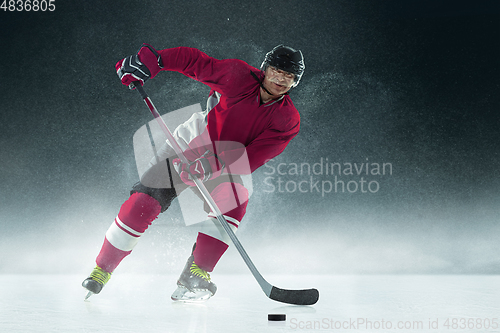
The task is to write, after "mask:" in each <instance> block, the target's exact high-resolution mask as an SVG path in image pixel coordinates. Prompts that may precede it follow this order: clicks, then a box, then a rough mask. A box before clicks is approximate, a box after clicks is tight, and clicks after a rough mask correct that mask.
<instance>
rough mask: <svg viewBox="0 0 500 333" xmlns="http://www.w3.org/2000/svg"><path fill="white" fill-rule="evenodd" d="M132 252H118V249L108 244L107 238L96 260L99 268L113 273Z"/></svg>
mask: <svg viewBox="0 0 500 333" xmlns="http://www.w3.org/2000/svg"><path fill="white" fill-rule="evenodd" d="M131 252H132V250H130V251H122V250H118V249H117V248H116V247H114V246H113V245H111V243H110V242H108V239H107V238H104V243H103V244H102V248H101V252H99V255H98V256H97V259H96V264H97V266H99V267H101V268H102V269H104V270H105V271H106V272H110V273H112V272H113V271H114V270H115V268H116V267H117V266H118V265H119V264H120V262H121V261H122V260H123V259H124V258H125V257H126V256H128V255H129V254H130V253H131Z"/></svg>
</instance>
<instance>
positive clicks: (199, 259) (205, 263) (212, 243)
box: [193, 232, 228, 272]
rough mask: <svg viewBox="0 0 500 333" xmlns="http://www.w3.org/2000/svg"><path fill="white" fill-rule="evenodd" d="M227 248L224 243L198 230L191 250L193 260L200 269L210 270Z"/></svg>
mask: <svg viewBox="0 0 500 333" xmlns="http://www.w3.org/2000/svg"><path fill="white" fill-rule="evenodd" d="M227 248H228V245H227V244H226V243H224V242H222V241H220V240H218V239H217V238H213V237H211V236H208V235H206V234H204V233H201V232H199V233H198V238H197V239H196V247H195V249H194V252H193V256H194V262H195V264H196V265H198V267H200V268H201V269H203V270H205V271H207V272H211V271H213V270H214V267H215V265H216V264H217V262H218V261H219V259H220V258H221V257H222V255H223V254H224V252H226V250H227Z"/></svg>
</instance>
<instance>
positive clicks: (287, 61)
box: [260, 45, 305, 87]
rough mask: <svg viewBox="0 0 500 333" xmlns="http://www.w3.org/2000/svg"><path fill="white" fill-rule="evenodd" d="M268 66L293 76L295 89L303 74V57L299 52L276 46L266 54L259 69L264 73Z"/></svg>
mask: <svg viewBox="0 0 500 333" xmlns="http://www.w3.org/2000/svg"><path fill="white" fill-rule="evenodd" d="M269 66H272V67H276V68H278V69H281V70H282V71H285V72H289V73H292V74H294V75H295V78H294V84H293V87H296V86H297V85H298V84H299V81H300V79H301V77H302V75H303V74H304V69H305V65H304V56H303V55H302V52H301V51H300V50H295V49H292V48H291V47H288V46H284V45H278V46H276V47H275V48H274V49H272V50H271V51H269V52H268V53H267V54H266V56H265V58H264V61H263V62H262V65H261V66H260V69H261V70H263V71H265V70H266V69H267V67H269Z"/></svg>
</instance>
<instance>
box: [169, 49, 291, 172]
mask: <svg viewBox="0 0 500 333" xmlns="http://www.w3.org/2000/svg"><path fill="white" fill-rule="evenodd" d="M159 54H160V55H161V58H162V60H163V64H164V68H163V70H168V71H177V72H180V73H182V74H184V75H186V76H188V77H190V78H193V79H195V80H197V81H200V82H202V83H204V84H206V85H208V86H209V87H210V88H211V92H210V95H211V96H217V98H218V103H217V102H216V103H217V104H216V105H215V106H214V107H213V108H211V109H209V110H208V113H207V114H206V115H205V116H204V117H201V118H202V119H203V121H204V122H205V123H204V124H203V126H202V127H201V128H204V130H203V131H204V132H205V135H206V134H207V133H208V136H209V137H210V141H211V142H212V145H213V147H212V150H214V152H215V153H216V154H217V156H218V157H219V158H220V159H221V160H222V161H224V163H225V164H226V166H229V165H231V170H230V172H232V173H235V174H248V173H250V172H253V171H255V170H256V169H257V168H259V167H260V166H262V165H263V164H264V163H265V162H267V161H268V160H270V159H272V158H274V157H276V156H277V155H279V154H280V153H281V152H282V151H283V150H284V149H285V147H286V146H287V145H288V143H289V142H290V140H291V139H292V138H293V137H295V136H296V135H297V134H298V132H299V127H300V116H299V113H298V111H297V109H296V108H295V106H294V105H293V103H292V100H291V99H290V97H289V96H288V95H283V96H282V97H281V98H279V99H278V100H272V101H269V102H267V103H262V101H261V96H260V82H261V80H262V79H263V77H264V73H263V72H262V71H261V70H258V69H257V68H255V67H252V66H250V65H248V64H247V63H245V62H244V61H241V60H238V59H225V60H218V59H215V58H212V57H209V56H208V55H206V54H205V53H203V52H201V51H199V50H197V49H194V48H188V47H177V48H172V49H165V50H161V51H159ZM252 73H253V74H252ZM214 104H215V103H214ZM194 118H196V117H194ZM198 119H200V117H198ZM192 120H193V117H192V119H190V121H192ZM185 127H189V128H191V129H192V128H195V127H197V128H200V126H199V125H198V126H191V125H189V124H186V125H185ZM177 132H178V131H177ZM200 136H201V137H203V134H202V133H196V135H194V136H193V135H192V136H191V139H187V140H186V139H185V141H186V142H187V143H188V145H189V146H190V147H191V148H194V147H193V142H195V141H197V139H196V138H198V139H199V138H200ZM193 138H194V139H193ZM231 143H233V144H231ZM237 147H238V148H237ZM244 151H246V155H247V157H248V161H247V162H246V163H247V164H248V163H249V165H250V167H249V168H248V165H247V166H246V168H244V167H241V168H240V167H239V166H238V163H235V162H236V161H237V160H238V159H239V158H240V157H241V156H242V155H243V154H244ZM245 169H246V170H245Z"/></svg>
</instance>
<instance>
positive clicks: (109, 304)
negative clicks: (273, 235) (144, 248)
mask: <svg viewBox="0 0 500 333" xmlns="http://www.w3.org/2000/svg"><path fill="white" fill-rule="evenodd" d="M212 277H213V279H214V281H215V282H216V283H217V285H218V287H219V290H218V292H217V294H216V295H215V297H213V298H212V299H210V300H209V301H207V302H205V303H202V304H193V303H189V304H188V303H175V302H172V301H171V300H170V294H171V292H172V291H173V289H175V288H174V286H175V281H176V277H175V276H164V275H151V276H149V275H127V274H118V273H115V275H113V277H112V278H111V280H110V282H109V283H108V285H106V287H105V288H104V290H103V291H102V292H101V294H99V295H94V296H92V297H91V298H90V299H89V301H87V302H84V301H83V299H84V296H85V294H86V293H85V290H84V289H83V288H82V287H81V286H80V284H81V282H82V280H83V279H84V278H85V276H74V275H2V276H0V295H1V298H0V331H1V332H9V333H10V332H23V333H27V332H66V333H67V332H106V333H110V332H135V333H137V332H148V333H149V332H196V333H201V332H293V331H298V332H316V331H351V332H353V331H354V332H356V331H360V332H444V331H450V332H451V331H460V332H500V330H499V329H498V328H497V329H493V328H492V327H490V328H489V329H485V328H484V324H485V323H486V320H489V321H490V322H491V323H493V322H495V321H496V322H497V323H498V321H499V319H498V318H499V317H500V311H499V304H500V288H498V286H499V285H500V276H464V275H448V276H407V275H399V276H394V275H393V276H306V275H296V276H294V277H290V276H269V277H266V278H267V279H268V280H269V282H270V283H272V284H274V285H276V286H277V287H281V288H289V289H294V288H308V287H316V288H318V289H319V290H320V300H319V302H318V303H317V304H316V305H314V306H291V305H286V304H282V303H277V302H275V301H272V300H270V299H268V298H267V297H266V296H265V295H264V293H263V292H262V291H261V290H260V288H259V286H258V285H257V283H256V282H255V281H254V279H253V277H252V276H251V275H250V274H248V275H217V274H213V276H212ZM269 313H284V314H286V315H287V320H286V322H268V321H267V315H268V314H269ZM454 318H455V319H454ZM494 318H497V319H496V320H494ZM447 319H449V322H448V323H449V324H450V325H451V324H452V322H453V320H455V321H458V324H459V323H460V322H459V320H466V319H467V320H469V319H473V324H471V322H469V324H470V325H476V326H474V327H473V328H472V329H469V328H467V329H457V330H453V329H452V328H451V327H450V328H449V329H448V328H447V327H446V326H445V324H446V320H447ZM478 320H479V322H480V323H482V325H483V326H482V328H479V326H478V325H479V324H478ZM363 321H364V323H365V324H361V323H362V322H363ZM436 321H437V324H438V326H439V327H438V328H437V329H429V323H432V324H433V325H435V323H436ZM370 323H371V324H370ZM389 323H390V325H392V329H382V327H381V326H380V325H384V327H385V328H387V326H388V325H389ZM398 323H401V324H403V325H407V327H408V328H402V329H398V328H397V325H398ZM339 325H343V326H344V328H341V329H338V328H339ZM349 325H350V326H349ZM369 325H371V327H370V326H369ZM410 325H413V326H412V328H409V326H410ZM377 327H378V328H377ZM471 327H472V326H471Z"/></svg>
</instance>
